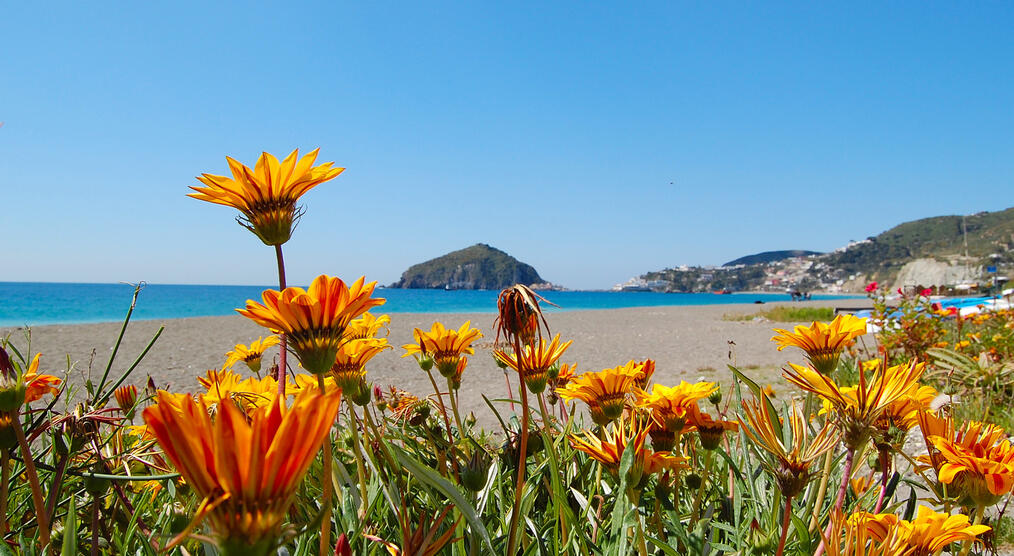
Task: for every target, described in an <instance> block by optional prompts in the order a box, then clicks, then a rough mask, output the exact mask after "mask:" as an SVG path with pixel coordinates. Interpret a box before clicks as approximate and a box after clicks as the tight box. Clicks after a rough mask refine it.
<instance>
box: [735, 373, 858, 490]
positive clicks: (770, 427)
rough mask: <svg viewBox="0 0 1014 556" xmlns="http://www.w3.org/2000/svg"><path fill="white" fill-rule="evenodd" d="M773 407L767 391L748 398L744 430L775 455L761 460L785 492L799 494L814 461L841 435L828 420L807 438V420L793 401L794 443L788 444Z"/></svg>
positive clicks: (744, 402)
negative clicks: (753, 397) (750, 400)
mask: <svg viewBox="0 0 1014 556" xmlns="http://www.w3.org/2000/svg"><path fill="white" fill-rule="evenodd" d="M772 407H773V406H772V405H771V404H770V402H768V399H767V396H766V395H765V394H764V393H763V392H762V393H761V399H760V401H757V400H753V401H752V402H747V401H746V400H744V401H743V413H744V415H745V418H746V420H745V421H741V422H742V423H743V432H744V433H746V436H747V437H748V438H749V439H750V440H751V441H752V442H753V444H754V445H755V446H757V447H758V448H760V449H761V450H763V451H765V452H767V453H768V454H770V455H771V456H773V458H771V459H762V460H761V464H762V465H763V466H764V468H765V469H766V470H767V471H768V473H770V474H771V475H772V476H773V477H774V478H775V482H776V483H777V484H778V488H779V489H780V490H781V491H782V494H783V495H784V496H795V495H797V494H799V493H800V492H802V490H803V489H804V488H805V487H806V484H807V483H808V482H809V481H810V478H811V477H812V473H811V472H810V465H812V464H813V462H814V461H816V459H817V458H819V457H820V456H821V455H823V454H824V453H826V452H827V451H828V450H830V449H832V448H834V447H835V445H836V444H837V443H838V436H837V434H835V430H834V427H833V425H832V424H831V423H827V424H825V425H824V428H823V429H821V430H820V432H818V433H817V434H816V436H814V437H813V438H812V439H809V442H807V434H806V424H805V422H804V421H803V416H802V415H800V412H799V411H797V410H796V405H795V403H793V404H792V409H791V410H790V412H789V415H788V421H789V428H790V431H791V433H792V435H791V440H790V442H791V444H790V445H786V443H784V442H783V435H782V433H781V430H782V424H781V423H780V418H779V417H778V415H776V414H774V413H773V412H772V411H771V409H770V408H772Z"/></svg>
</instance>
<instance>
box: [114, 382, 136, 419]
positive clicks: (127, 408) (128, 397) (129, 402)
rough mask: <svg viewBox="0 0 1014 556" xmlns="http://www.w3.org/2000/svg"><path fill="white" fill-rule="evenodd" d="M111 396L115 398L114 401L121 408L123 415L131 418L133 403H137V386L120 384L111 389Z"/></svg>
mask: <svg viewBox="0 0 1014 556" xmlns="http://www.w3.org/2000/svg"><path fill="white" fill-rule="evenodd" d="M113 396H114V397H115V398H116V403H117V404H118V405H119V406H120V409H122V410H123V413H124V415H126V416H127V418H128V419H129V418H132V417H133V415H134V405H136V404H137V386H134V385H133V384H128V385H126V386H120V387H119V388H117V389H116V390H113Z"/></svg>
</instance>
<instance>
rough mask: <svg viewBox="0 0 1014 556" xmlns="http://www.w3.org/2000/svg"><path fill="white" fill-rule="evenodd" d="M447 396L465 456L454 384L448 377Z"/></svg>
mask: <svg viewBox="0 0 1014 556" xmlns="http://www.w3.org/2000/svg"><path fill="white" fill-rule="evenodd" d="M447 397H448V398H450V400H451V411H452V412H453V413H454V424H455V425H457V427H458V438H460V439H461V442H462V444H463V445H464V450H465V457H468V455H469V447H468V443H467V442H465V428H464V427H462V426H461V414H459V413H458V400H457V396H455V395H454V385H453V384H452V381H451V379H450V378H448V379H447Z"/></svg>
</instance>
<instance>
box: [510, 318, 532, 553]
mask: <svg viewBox="0 0 1014 556" xmlns="http://www.w3.org/2000/svg"><path fill="white" fill-rule="evenodd" d="M522 353H524V352H522V351H521V340H520V339H519V338H518V337H517V336H515V337H514V354H515V355H514V357H515V358H516V359H517V362H518V377H523V376H525V372H524V367H525V358H524V357H522V355H521V354H522ZM518 389H519V390H521V442H520V443H519V444H518V478H517V481H515V485H514V506H513V507H512V508H511V522H510V533H509V536H508V537H507V554H509V555H510V556H514V555H515V554H517V542H518V526H519V525H520V523H521V519H520V517H521V491H522V490H523V489H524V486H525V463H526V462H527V460H528V457H527V452H528V388H526V387H525V384H524V381H521V382H520V384H519V386H518Z"/></svg>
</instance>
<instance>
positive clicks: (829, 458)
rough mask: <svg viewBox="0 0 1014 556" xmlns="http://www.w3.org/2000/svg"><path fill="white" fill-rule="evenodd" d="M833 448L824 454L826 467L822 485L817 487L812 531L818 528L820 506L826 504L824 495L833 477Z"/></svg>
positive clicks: (811, 520) (823, 471)
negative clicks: (829, 480)
mask: <svg viewBox="0 0 1014 556" xmlns="http://www.w3.org/2000/svg"><path fill="white" fill-rule="evenodd" d="M832 452H833V450H828V451H827V455H825V456H824V469H823V470H822V471H821V473H820V486H818V487H817V501H816V503H815V504H814V505H813V517H812V518H811V519H810V527H809V529H810V532H811V533H812V532H813V530H814V529H816V528H817V526H818V525H820V523H818V520H819V519H820V508H821V506H823V505H824V495H826V494H827V482H828V479H829V478H830V477H831V463H832V462H833V461H834V454H833V453H832Z"/></svg>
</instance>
